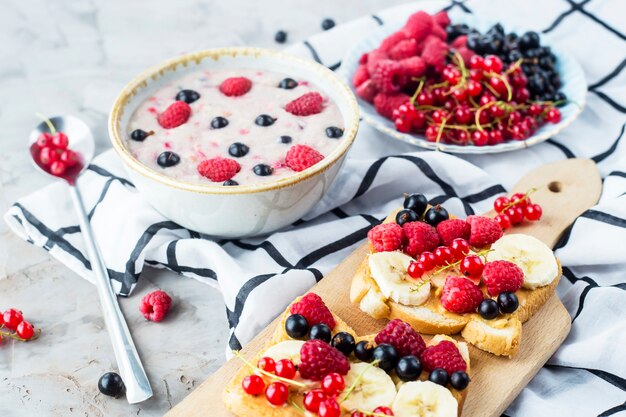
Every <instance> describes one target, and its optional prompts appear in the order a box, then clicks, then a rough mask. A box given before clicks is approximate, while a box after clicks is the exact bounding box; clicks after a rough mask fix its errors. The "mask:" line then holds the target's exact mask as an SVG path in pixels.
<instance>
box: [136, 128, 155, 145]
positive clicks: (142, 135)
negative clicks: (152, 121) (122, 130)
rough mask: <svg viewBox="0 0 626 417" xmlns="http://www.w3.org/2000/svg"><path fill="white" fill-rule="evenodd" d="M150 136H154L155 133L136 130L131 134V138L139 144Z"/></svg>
mask: <svg viewBox="0 0 626 417" xmlns="http://www.w3.org/2000/svg"><path fill="white" fill-rule="evenodd" d="M150 135H154V132H153V131H152V130H151V131H149V132H146V131H145V130H141V129H135V130H133V131H132V133H131V134H130V138H131V139H132V140H136V141H137V142H143V141H144V140H145V139H146V138H147V137H148V136H150Z"/></svg>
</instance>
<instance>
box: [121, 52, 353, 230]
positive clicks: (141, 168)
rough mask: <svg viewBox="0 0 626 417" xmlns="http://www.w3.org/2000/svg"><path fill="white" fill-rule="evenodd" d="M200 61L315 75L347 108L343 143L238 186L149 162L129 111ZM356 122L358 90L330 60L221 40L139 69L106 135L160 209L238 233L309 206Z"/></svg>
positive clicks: (192, 224) (337, 163)
mask: <svg viewBox="0 0 626 417" xmlns="http://www.w3.org/2000/svg"><path fill="white" fill-rule="evenodd" d="M199 68H200V69H218V68H219V69H224V68H259V69H263V70H270V71H277V72H282V73H286V74H290V75H293V76H294V77H295V78H301V79H306V80H308V81H310V82H312V83H314V84H315V85H316V86H317V87H319V88H320V89H321V90H322V92H323V93H324V94H326V95H327V96H328V97H329V98H330V99H331V100H333V101H334V102H335V103H336V104H337V106H338V107H339V110H340V111H341V114H342V115H343V122H344V127H345V130H344V135H343V138H342V139H341V143H340V144H339V146H338V147H337V148H336V149H335V150H334V151H333V152H332V153H331V154H329V155H327V156H326V157H325V158H324V159H323V160H322V161H321V162H319V163H318V164H316V165H314V166H312V167H311V168H309V169H306V170H304V171H302V172H298V173H294V175H291V176H289V177H285V178H280V179H278V180H275V181H267V182H263V183H259V184H252V185H240V186H236V187H224V186H221V185H219V186H215V185H208V184H207V185H204V184H191V183H186V182H183V181H179V180H176V179H173V178H170V177H167V176H165V175H163V174H161V173H158V172H156V171H154V170H152V169H150V168H148V167H146V166H145V165H143V164H141V163H140V162H139V161H138V160H137V159H135V158H134V157H133V156H132V155H131V153H130V152H129V151H128V149H127V148H126V146H125V142H126V138H125V136H126V126H127V124H128V121H129V119H130V117H131V115H132V114H133V112H134V111H135V109H136V108H137V106H138V105H139V104H140V103H141V102H142V101H144V100H145V99H146V98H147V97H148V96H149V95H150V94H151V93H152V92H154V90H156V89H158V88H159V87H160V86H161V85H163V84H164V83H167V82H170V81H172V80H174V79H176V78H178V77H180V76H182V74H185V73H187V72H189V71H194V70H197V69H199ZM358 124H359V107H358V105H357V102H356V99H355V97H354V95H353V94H352V92H351V91H350V89H349V88H348V87H347V86H346V85H345V84H344V83H343V82H342V81H340V79H339V78H338V77H337V76H335V74H334V73H333V72H332V71H330V70H329V69H328V68H326V67H324V66H322V65H320V64H317V63H315V62H313V61H310V60H305V59H301V58H297V57H294V56H291V55H288V54H285V53H282V52H276V51H271V50H267V49H257V48H221V49H210V50H206V51H200V52H195V53H191V54H187V55H183V56H179V57H177V58H174V59H171V60H169V61H167V62H164V63H162V64H160V65H157V66H155V67H153V68H150V69H149V70H147V71H145V72H144V73H142V74H140V75H138V76H137V77H136V78H135V79H133V80H132V81H131V82H130V83H129V84H128V85H127V86H126V87H125V88H124V89H123V90H122V92H121V93H120V94H119V96H118V97H117V99H116V100H115V103H114V104H113V109H112V111H111V115H110V117H109V136H110V138H111V142H112V143H113V148H115V150H116V151H117V153H118V155H119V156H120V158H121V159H122V161H123V162H124V165H125V166H126V169H127V171H128V174H129V176H130V179H131V181H132V182H133V183H134V184H135V186H136V187H137V189H138V190H139V191H140V192H141V193H142V194H143V196H144V197H145V198H146V200H147V201H148V202H149V203H150V204H151V205H152V206H153V207H154V208H155V209H157V210H158V211H159V212H160V213H161V214H163V215H164V216H165V217H167V218H168V219H171V220H172V221H174V222H176V223H178V224H180V225H181V226H184V227H186V228H189V229H192V230H195V231H198V232H200V233H205V234H208V235H212V236H218V237H228V238H235V237H245V236H252V235H259V234H264V233H269V232H272V231H274V230H276V229H279V228H281V227H284V226H287V225H289V224H291V223H293V222H294V221H296V220H298V219H299V218H301V217H302V216H303V215H304V214H305V213H306V212H307V211H309V210H310V209H311V207H313V205H315V204H316V203H317V202H318V201H319V200H320V199H321V198H322V196H323V195H324V194H325V193H326V191H328V189H329V187H330V185H331V184H332V182H333V180H334V179H335V177H336V176H337V174H338V173H339V170H340V169H341V166H342V164H343V162H344V160H345V158H346V153H347V151H348V149H349V148H350V146H351V145H352V142H353V141H354V138H355V136H356V133H357V129H358Z"/></svg>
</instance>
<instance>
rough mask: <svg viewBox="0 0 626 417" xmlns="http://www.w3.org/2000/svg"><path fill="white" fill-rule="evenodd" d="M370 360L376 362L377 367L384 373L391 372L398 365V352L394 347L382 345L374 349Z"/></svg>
mask: <svg viewBox="0 0 626 417" xmlns="http://www.w3.org/2000/svg"><path fill="white" fill-rule="evenodd" d="M372 360H374V361H378V367H379V368H380V369H382V370H383V371H385V372H389V371H391V370H392V369H393V368H395V367H396V364H397V363H398V351H397V350H396V348H395V347H393V346H391V345H388V344H382V345H378V346H376V347H375V348H374V351H373V352H372Z"/></svg>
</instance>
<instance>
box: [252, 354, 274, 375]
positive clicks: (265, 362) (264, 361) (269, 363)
mask: <svg viewBox="0 0 626 417" xmlns="http://www.w3.org/2000/svg"><path fill="white" fill-rule="evenodd" d="M256 366H257V367H259V369H262V370H264V371H265V372H274V371H275V370H276V362H275V361H274V359H272V358H268V357H266V356H264V357H262V358H261V359H259V362H258V363H257V364H256Z"/></svg>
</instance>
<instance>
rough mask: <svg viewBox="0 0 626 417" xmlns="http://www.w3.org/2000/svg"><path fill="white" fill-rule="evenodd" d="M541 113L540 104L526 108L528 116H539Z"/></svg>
mask: <svg viewBox="0 0 626 417" xmlns="http://www.w3.org/2000/svg"><path fill="white" fill-rule="evenodd" d="M542 112H543V108H542V107H541V105H540V104H531V105H530V107H529V108H528V114H530V115H531V116H539V115H540V114H541V113H542Z"/></svg>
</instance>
